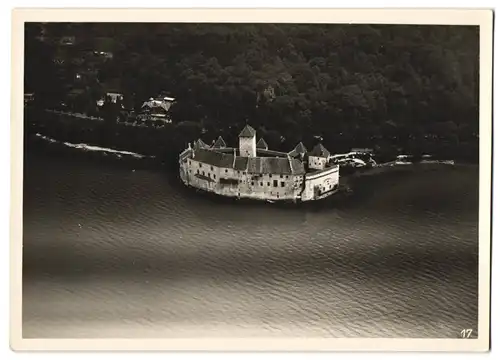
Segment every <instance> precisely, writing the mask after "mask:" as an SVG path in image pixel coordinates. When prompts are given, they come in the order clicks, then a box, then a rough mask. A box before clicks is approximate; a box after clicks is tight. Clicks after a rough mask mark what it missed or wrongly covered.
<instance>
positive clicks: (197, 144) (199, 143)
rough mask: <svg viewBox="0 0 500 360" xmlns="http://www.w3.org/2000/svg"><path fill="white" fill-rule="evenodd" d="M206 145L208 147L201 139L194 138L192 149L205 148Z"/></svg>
mask: <svg viewBox="0 0 500 360" xmlns="http://www.w3.org/2000/svg"><path fill="white" fill-rule="evenodd" d="M208 147H209V146H208V145H207V144H205V143H204V142H203V140H201V139H198V140H196V142H195V143H194V149H195V150H198V149H206V148H208Z"/></svg>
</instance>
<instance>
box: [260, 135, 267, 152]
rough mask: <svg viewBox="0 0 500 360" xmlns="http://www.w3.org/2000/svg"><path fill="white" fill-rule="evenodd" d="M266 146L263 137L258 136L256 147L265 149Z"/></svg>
mask: <svg viewBox="0 0 500 360" xmlns="http://www.w3.org/2000/svg"><path fill="white" fill-rule="evenodd" d="M267 148H268V146H267V143H266V141H265V140H264V139H263V138H260V139H259V141H257V149H266V150H267Z"/></svg>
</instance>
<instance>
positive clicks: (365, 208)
mask: <svg viewBox="0 0 500 360" xmlns="http://www.w3.org/2000/svg"><path fill="white" fill-rule="evenodd" d="M155 11H158V12H160V13H161V12H162V11H163V14H165V16H164V18H165V19H166V20H161V19H162V16H160V15H158V14H152V16H153V20H148V18H147V17H146V16H145V15H144V13H141V12H138V13H137V15H136V16H134V15H130V14H128V15H123V13H119V12H118V13H117V15H116V16H113V15H112V14H113V11H112V10H109V11H108V12H107V13H106V14H107V15H106V16H105V17H106V21H103V17H104V16H103V15H102V14H103V13H102V12H101V13H100V15H99V16H96V17H95V20H94V18H92V16H91V15H89V13H86V14H85V15H84V14H83V13H82V16H83V18H82V19H81V20H78V15H79V14H78V10H74V11H73V12H72V13H71V14H73V15H72V16H66V17H65V16H64V15H63V14H62V13H58V12H57V10H53V11H51V10H46V11H45V12H43V11H40V15H37V12H36V11H35V10H33V11H31V12H29V11H28V12H27V13H23V12H22V11H19V12H18V14H17V15H18V17H17V20H18V21H17V24H19V26H18V30H19V31H20V32H21V33H19V34H17V37H16V36H15V37H14V40H13V41H14V42H15V41H17V40H16V39H20V41H19V42H18V43H17V46H18V53H19V54H21V58H20V59H19V62H18V63H14V64H13V66H14V67H15V68H19V69H20V70H19V72H20V76H18V77H17V85H18V86H17V87H15V88H14V89H15V90H14V93H13V97H15V99H17V100H19V101H14V102H13V104H14V105H13V107H14V108H15V111H14V109H13V114H15V116H14V118H13V120H12V121H13V125H12V126H14V124H18V125H17V126H18V131H17V132H15V133H16V134H18V135H19V138H17V139H14V138H13V139H12V141H13V142H14V140H16V141H17V142H18V145H17V146H16V147H15V149H18V150H19V151H18V152H17V153H16V154H17V161H18V167H19V171H20V173H19V177H18V178H17V179H19V180H18V181H17V180H16V183H15V184H16V186H18V187H19V193H20V194H19V196H18V197H16V199H18V206H17V207H16V209H18V210H19V211H16V210H13V215H16V214H17V215H19V222H18V226H17V229H18V230H19V234H18V235H17V237H16V238H15V239H13V240H12V241H13V244H15V246H16V249H17V250H14V253H15V254H17V255H16V256H18V257H17V259H18V261H16V262H15V264H13V265H12V266H14V267H16V268H17V270H15V269H14V270H13V276H17V275H19V276H18V278H17V279H18V280H16V281H18V287H17V288H16V289H17V290H16V294H17V295H16V296H19V301H17V302H16V304H15V306H16V308H18V310H19V311H18V312H16V314H18V315H19V316H17V315H16V316H14V320H13V321H16V319H17V320H19V323H18V324H17V326H18V330H16V332H15V333H16V334H18V336H19V338H18V344H20V345H19V347H20V348H25V346H23V345H21V344H23V343H24V342H26V344H29V341H41V340H43V341H42V342H35V343H36V344H38V345H37V346H39V348H43V346H44V345H40V344H45V343H46V344H49V343H50V341H55V340H58V339H59V340H61V339H66V340H68V339H73V340H76V341H78V340H85V339H87V340H88V339H95V340H99V339H100V340H103V341H106V339H115V340H116V339H122V340H123V341H124V342H122V343H121V344H122V345H123V344H126V345H124V346H132V345H131V344H132V343H133V342H134V341H139V340H141V339H153V341H154V339H156V340H158V341H159V343H160V345H154V346H155V347H156V348H163V347H165V348H168V347H169V341H172V343H175V341H176V339H177V340H179V339H192V340H193V343H195V344H197V345H194V348H198V346H201V347H203V346H204V345H199V344H202V343H199V342H197V341H198V340H197V339H199V340H200V341H206V342H208V343H210V341H209V339H219V340H220V343H219V344H221V345H218V347H219V348H224V343H225V342H227V344H229V343H231V341H236V340H237V339H240V341H243V340H242V339H245V341H246V340H248V341H249V342H252V341H256V340H257V339H263V338H265V339H267V340H268V341H269V342H270V343H273V341H275V342H276V344H277V343H278V342H279V341H280V339H289V340H290V339H291V340H290V341H291V344H290V349H294V348H300V346H299V345H297V344H298V343H299V342H300V341H301V339H306V338H312V339H319V341H320V342H321V341H326V340H332V341H337V340H342V339H344V340H346V341H349V340H353V341H354V340H356V339H360V341H361V342H360V343H359V344H360V345H359V346H358V345H353V344H356V342H352V343H350V344H351V345H350V346H351V347H354V348H355V349H357V350H362V349H363V345H362V344H363V342H362V341H363V340H366V341H370V344H371V345H370V348H375V349H377V346H378V345H377V343H378V342H379V341H380V340H378V339H384V341H391V339H392V340H397V339H407V340H408V341H410V342H411V341H412V340H414V341H415V343H414V345H411V346H410V345H408V348H411V349H415V350H419V349H420V348H421V347H426V348H428V349H434V348H439V346H440V345H439V341H443V343H444V344H447V345H443V346H447V347H448V348H449V349H453V347H454V346H456V349H460V350H466V349H468V348H467V346H470V347H471V349H473V350H484V351H486V350H488V349H489V336H490V335H489V286H490V284H489V281H490V280H489V272H490V256H489V251H490V244H491V239H490V236H491V235H490V226H491V213H490V207H491V203H490V202H491V171H492V170H491V168H492V162H491V158H492V155H491V151H492V134H491V128H492V115H491V99H492V95H491V77H492V69H491V56H492V52H491V51H492V50H491V47H492V40H491V39H492V31H491V29H492V14H491V12H489V11H488V10H481V11H479V10H470V15H471V19H472V20H470V21H465V20H464V19H467V16H466V15H467V12H466V11H465V10H463V12H464V14H460V16H458V19H459V20H453V19H454V17H453V14H447V13H446V11H443V12H442V13H440V12H439V11H437V10H436V11H434V12H431V13H430V14H429V17H426V16H423V14H425V12H424V11H423V10H421V11H417V10H415V11H414V13H412V10H406V11H404V12H403V13H404V14H402V16H400V17H389V20H388V21H381V20H380V19H379V17H381V16H382V14H383V11H382V10H379V11H373V12H371V13H369V14H370V15H369V16H372V18H373V21H371V22H370V21H367V20H366V19H368V18H369V16H368V17H367V15H366V13H363V14H364V15H363V16H362V17H361V18H359V20H358V19H357V17H356V14H357V13H356V12H355V11H354V10H353V11H352V13H350V14H351V15H350V16H347V15H346V16H345V21H342V20H339V19H341V18H342V15H341V14H342V11H340V10H339V11H337V12H336V11H335V10H333V9H332V10H322V11H319V13H320V14H319V15H318V16H319V20H317V21H316V20H314V18H313V17H312V15H307V14H308V13H307V11H306V12H305V13H304V18H303V21H297V20H296V19H297V17H298V16H300V14H301V12H302V11H301V10H299V11H296V12H292V13H293V14H294V15H293V16H291V17H290V19H287V18H286V16H285V15H284V14H285V13H286V12H285V13H281V15H282V17H279V15H280V12H279V11H275V12H272V11H270V13H268V14H267V15H266V16H264V15H262V14H261V15H262V16H261V15H259V14H260V13H259V12H258V11H257V12H255V13H252V12H251V11H248V10H238V11H237V15H238V16H235V17H234V19H235V20H234V21H231V18H230V17H228V15H224V14H225V13H224V12H219V13H217V12H216V11H212V12H210V11H207V12H206V13H203V12H197V13H193V16H192V17H188V16H186V15H180V17H179V20H178V21H175V19H174V18H173V16H174V15H173V14H175V11H174V10H155ZM155 11H151V12H152V13H154V12H155ZM245 11H247V13H245ZM325 12H326V13H330V14H331V18H332V19H336V20H331V21H326V20H325V19H327V18H328V17H327V16H326V15H325V14H324V13H325ZM97 13H99V11H97ZM180 13H181V14H189V11H184V12H180ZM321 13H323V15H321ZM23 14H24V15H26V14H27V16H23ZM120 14H121V15H123V17H124V18H126V19H124V20H123V21H122V20H121V19H120V16H121V15H120ZM148 14H150V13H148ZM245 14H249V15H248V16H247V17H245ZM203 16H207V20H205V21H204V17H203ZM217 16H219V17H220V20H219V21H217ZM56 17H57V20H56ZM241 18H243V20H241ZM51 19H52V20H51ZM404 19H413V20H412V21H406V22H405V20H404ZM432 19H441V20H442V21H435V20H432ZM478 19H479V20H481V21H479V20H478ZM348 20H349V21H348ZM14 46H16V45H14ZM484 64H486V68H485V67H484ZM488 64H490V66H489V67H488V66H487V65H488ZM488 84H489V85H488ZM16 114H17V115H16ZM16 151H17V150H16ZM13 179H14V178H13ZM13 181H14V180H13ZM13 209H14V208H13ZM16 274H17V275H16ZM207 339H208V340H207ZM430 340H436V341H437V343H436V345H435V346H434V347H429V345H425V344H428V343H427V342H426V341H430ZM61 341H64V340H61ZM214 341H216V340H214ZM418 341H423V342H422V344H424V345H417V344H419V342H418ZM127 342H129V343H128V344H127ZM77 344H78V343H77ZM380 344H381V343H380ZM101 345H102V343H101ZM26 346H29V345H26ZM47 346H48V345H47ZM76 346H77V347H78V345H76ZM102 346H104V347H106V346H110V345H102ZM284 346H285V345H282V346H281V348H282V349H286V347H285V348H283V347H284ZM380 346H382V345H380ZM90 347H91V346H90ZM180 347H182V346H180ZM185 347H186V348H189V346H187V345H186V346H185ZM255 347H256V348H258V346H257V345H256V346H255ZM320 347H321V348H329V349H335V345H332V346H326V345H321V346H320ZM383 347H384V348H385V349H387V348H390V346H388V345H384V346H383ZM51 348H54V349H56V348H57V346H56V345H53V346H51ZM233 348H237V346H235V345H234V347H233ZM242 348H243V349H245V348H247V347H246V346H242ZM117 349H118V350H119V349H120V348H117ZM422 350H423V349H422Z"/></svg>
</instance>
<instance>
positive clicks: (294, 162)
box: [179, 125, 339, 202]
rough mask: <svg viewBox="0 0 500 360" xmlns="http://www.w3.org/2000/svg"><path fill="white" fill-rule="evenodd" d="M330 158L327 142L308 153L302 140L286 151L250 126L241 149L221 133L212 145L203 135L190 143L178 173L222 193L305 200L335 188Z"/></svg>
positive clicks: (241, 138) (242, 135)
mask: <svg viewBox="0 0 500 360" xmlns="http://www.w3.org/2000/svg"><path fill="white" fill-rule="evenodd" d="M329 156H330V153H329V152H328V150H326V149H325V148H324V147H323V145H321V144H318V145H316V146H315V147H314V148H313V150H312V151H310V152H308V151H307V149H306V147H305V146H304V145H303V144H302V142H300V143H299V144H298V145H297V146H296V147H295V148H294V149H293V150H292V151H290V152H288V153H285V152H279V151H273V150H269V149H268V146H267V144H266V142H265V141H264V139H260V140H259V141H256V131H255V130H254V129H253V128H252V127H251V126H250V125H246V126H245V128H244V129H243V130H242V131H241V133H240V134H239V147H238V148H232V147H228V146H227V145H226V143H225V141H224V139H222V137H220V136H219V138H218V139H217V140H216V141H215V142H214V143H213V144H212V145H208V144H206V143H204V142H203V141H202V140H201V139H199V140H197V141H196V142H195V143H194V144H193V145H191V144H189V145H188V148H187V149H186V150H184V151H183V152H182V153H181V154H180V156H179V165H180V170H179V171H180V178H181V180H182V182H183V183H184V184H185V185H187V186H191V187H194V188H197V189H200V190H204V191H207V192H211V193H215V194H218V195H221V196H226V197H233V198H247V199H256V200H268V201H273V202H274V201H293V202H303V201H311V200H319V199H323V198H325V197H328V196H330V195H332V194H333V193H335V192H336V191H337V189H338V186H339V166H338V165H331V164H329V162H328V158H329Z"/></svg>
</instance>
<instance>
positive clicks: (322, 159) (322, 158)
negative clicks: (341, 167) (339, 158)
mask: <svg viewBox="0 0 500 360" xmlns="http://www.w3.org/2000/svg"><path fill="white" fill-rule="evenodd" d="M308 155H309V161H308V165H309V168H310V169H315V170H323V169H324V168H325V166H326V164H327V162H328V157H329V156H330V152H329V151H328V150H326V149H325V147H324V146H323V145H322V144H317V145H316V146H315V147H314V148H313V149H312V151H311V152H310V153H309V154H308Z"/></svg>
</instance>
